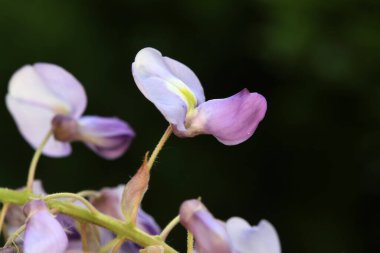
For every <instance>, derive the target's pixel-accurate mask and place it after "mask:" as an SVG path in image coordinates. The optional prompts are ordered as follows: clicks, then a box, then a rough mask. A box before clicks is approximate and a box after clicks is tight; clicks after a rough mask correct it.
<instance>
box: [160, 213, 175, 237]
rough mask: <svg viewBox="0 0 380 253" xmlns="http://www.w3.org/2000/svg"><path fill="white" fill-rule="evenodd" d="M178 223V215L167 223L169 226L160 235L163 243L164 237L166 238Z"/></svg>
mask: <svg viewBox="0 0 380 253" xmlns="http://www.w3.org/2000/svg"><path fill="white" fill-rule="evenodd" d="M178 223H179V215H178V216H176V217H175V218H174V219H173V220H172V221H171V222H169V224H168V225H166V227H165V228H164V230H162V232H161V234H160V237H161V238H162V240H164V241H165V240H166V237H168V235H169V233H170V232H171V231H172V230H173V228H174V227H175V226H177V224H178Z"/></svg>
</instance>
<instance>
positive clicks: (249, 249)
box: [180, 199, 281, 253]
mask: <svg viewBox="0 0 380 253" xmlns="http://www.w3.org/2000/svg"><path fill="white" fill-rule="evenodd" d="M180 220H181V223H182V225H184V226H185V227H186V228H187V229H188V230H189V231H190V232H191V233H193V235H194V238H195V241H196V246H197V250H198V252H199V253H214V252H218V253H281V247H280V241H279V238H278V235H277V232H276V230H275V229H274V227H273V226H272V225H271V224H270V223H269V222H268V221H266V220H262V221H260V223H259V225H258V226H253V227H251V226H250V225H249V224H248V223H247V222H246V221H245V220H243V219H241V218H238V217H234V218H230V219H229V220H227V222H226V223H223V222H221V221H218V220H216V219H215V218H214V217H213V216H212V214H211V213H210V212H209V211H208V210H207V208H206V207H205V206H204V205H203V204H202V203H201V202H200V201H199V200H195V199H194V200H187V201H185V202H184V203H183V204H182V205H181V208H180Z"/></svg>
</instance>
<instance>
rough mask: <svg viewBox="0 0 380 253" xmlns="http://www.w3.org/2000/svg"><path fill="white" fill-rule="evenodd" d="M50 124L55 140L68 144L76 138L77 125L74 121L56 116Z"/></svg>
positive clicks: (67, 117) (62, 116)
mask: <svg viewBox="0 0 380 253" xmlns="http://www.w3.org/2000/svg"><path fill="white" fill-rule="evenodd" d="M51 123H52V130H53V134H54V137H55V139H56V140H59V141H63V142H70V141H74V140H76V139H77V138H78V123H77V120H76V119H74V118H72V117H70V116H66V115H56V116H54V118H53V120H52V122H51Z"/></svg>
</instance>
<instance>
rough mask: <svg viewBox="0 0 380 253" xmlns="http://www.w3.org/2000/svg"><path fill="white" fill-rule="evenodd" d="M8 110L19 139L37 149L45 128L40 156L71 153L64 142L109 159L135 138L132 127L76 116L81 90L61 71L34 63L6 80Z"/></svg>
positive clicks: (80, 108) (79, 112)
mask: <svg viewBox="0 0 380 253" xmlns="http://www.w3.org/2000/svg"><path fill="white" fill-rule="evenodd" d="M6 104H7V107H8V110H9V111H10V113H11V115H12V116H13V118H14V120H15V121H16V124H17V127H18V129H19V130H20V132H21V134H22V136H23V137H24V138H25V139H26V140H27V142H28V143H29V144H30V145H31V146H32V147H34V148H37V147H38V146H39V145H40V143H41V141H42V140H43V138H44V136H45V135H46V134H47V133H48V131H49V129H52V130H53V134H54V137H55V138H50V139H49V141H48V142H47V144H46V146H45V147H44V149H43V154H45V155H47V156H53V157H62V156H67V155H69V154H70V153H71V146H70V144H69V142H72V141H83V142H84V143H85V144H86V145H87V146H89V147H90V148H91V149H92V150H94V151H95V152H96V153H97V154H98V155H100V156H102V157H104V158H107V159H114V158H117V157H119V156H120V155H122V154H123V153H124V152H125V151H126V150H127V148H128V147H129V145H130V143H131V140H132V139H133V137H134V135H135V134H134V132H133V130H132V129H131V127H130V126H129V125H128V124H127V123H125V122H124V121H122V120H120V119H117V118H103V117H97V116H84V117H81V116H82V114H83V112H84V110H85V108H86V105H87V98H86V94H85V91H84V89H83V87H82V85H81V84H80V83H79V81H78V80H76V79H75V77H74V76H72V75H71V74H70V73H68V72H67V71H66V70H64V69H63V68H61V67H59V66H57V65H53V64H48V63H37V64H34V65H26V66H24V67H22V68H21V69H19V70H18V71H17V72H16V73H15V74H14V75H13V76H12V78H11V80H10V82H9V87H8V94H7V96H6Z"/></svg>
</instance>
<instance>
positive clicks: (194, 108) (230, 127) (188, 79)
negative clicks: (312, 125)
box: [132, 48, 267, 145]
mask: <svg viewBox="0 0 380 253" xmlns="http://www.w3.org/2000/svg"><path fill="white" fill-rule="evenodd" d="M132 73H133V77H134V79H135V82H136V84H137V87H138V88H139V89H140V91H141V92H142V93H143V94H144V96H145V97H146V98H147V99H149V100H150V101H151V102H152V103H153V104H154V105H155V106H156V107H157V108H158V110H160V111H161V113H162V114H163V115H164V117H165V118H166V120H167V121H169V123H170V124H171V125H172V126H173V129H174V133H175V134H176V135H177V136H180V137H192V136H196V135H199V134H211V135H213V136H215V137H216V138H217V139H218V140H219V141H220V142H222V143H223V144H226V145H235V144H239V143H241V142H243V141H245V140H247V139H248V138H249V137H251V136H252V134H253V133H254V132H255V130H256V128H257V126H258V124H259V123H260V121H261V120H262V119H263V118H264V115H265V112H266V108H267V104H266V100H265V98H264V97H263V96H262V95H260V94H258V93H250V92H249V91H248V90H247V89H243V90H242V91H240V92H239V93H237V94H235V95H233V96H231V97H229V98H224V99H213V100H209V101H205V95H204V92H203V88H202V85H201V83H200V81H199V80H198V78H197V76H196V75H195V74H194V73H193V71H192V70H191V69H190V68H188V67H187V66H185V65H184V64H182V63H180V62H178V61H176V60H173V59H171V58H169V57H164V56H162V55H161V53H160V52H159V51H157V50H156V49H153V48H144V49H142V50H140V51H139V52H138V53H137V55H136V58H135V61H134V62H133V64H132Z"/></svg>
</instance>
